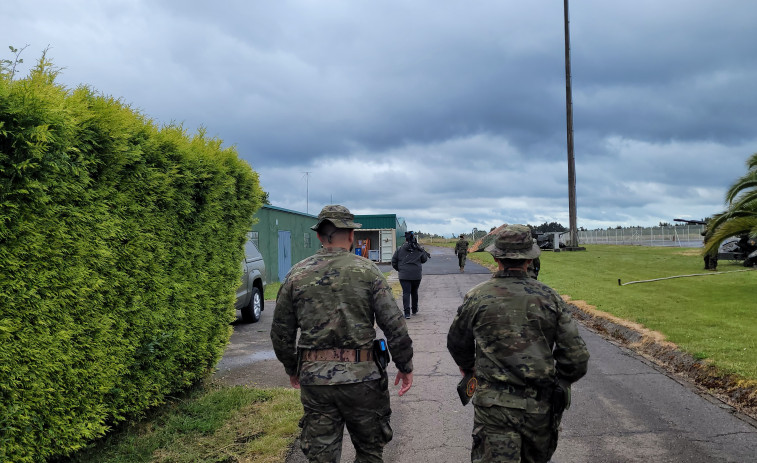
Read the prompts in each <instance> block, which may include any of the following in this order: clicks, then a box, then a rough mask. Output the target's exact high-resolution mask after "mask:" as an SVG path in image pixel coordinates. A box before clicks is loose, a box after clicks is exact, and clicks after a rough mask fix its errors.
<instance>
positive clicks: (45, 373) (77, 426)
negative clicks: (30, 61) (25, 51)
mask: <svg viewBox="0 0 757 463" xmlns="http://www.w3.org/2000/svg"><path fill="white" fill-rule="evenodd" d="M56 74H57V71H56V70H54V69H53V67H52V66H51V63H50V62H49V61H47V60H46V59H45V56H44V55H43V57H42V59H41V60H40V62H39V64H38V65H37V66H36V67H35V68H34V69H33V70H32V71H31V72H30V73H29V75H28V76H27V77H25V78H22V79H15V80H14V79H13V78H12V76H10V75H9V74H8V73H3V74H2V75H0V461H14V462H34V461H44V460H45V459H46V458H49V457H50V456H53V455H60V454H66V453H69V452H71V451H73V450H76V449H78V448H81V447H82V446H83V445H85V444H86V443H87V442H88V441H90V440H91V439H92V438H94V437H97V436H99V435H102V434H103V433H104V432H105V431H106V430H107V428H108V426H109V425H112V424H113V423H116V422H118V421H120V420H123V419H125V418H126V417H129V416H135V415H139V414H140V412H141V411H144V410H146V409H147V408H148V407H151V406H154V405H156V404H159V403H161V402H162V401H163V397H164V396H166V395H168V394H171V393H172V392H176V391H178V390H181V389H183V388H185V387H187V386H188V385H190V384H192V383H193V382H196V381H197V380H198V379H200V378H202V377H204V376H205V375H207V374H208V373H209V372H210V371H212V368H213V367H214V366H215V363H216V362H217V360H218V359H219V358H220V356H221V355H222V353H223V350H224V347H225V345H226V344H227V342H228V339H229V335H230V325H229V322H230V321H231V320H232V319H233V316H234V308H233V303H234V297H235V289H236V288H237V287H238V285H239V282H240V276H241V266H240V262H241V260H242V257H243V254H242V253H243V251H242V248H243V243H244V240H245V237H246V233H247V232H248V231H249V230H250V228H251V225H252V216H253V213H254V212H255V211H256V210H257V209H258V208H259V207H260V197H261V194H262V191H261V189H260V186H259V183H258V177H257V174H256V173H255V172H254V171H253V170H252V169H251V168H250V166H249V165H248V164H246V163H245V162H244V161H241V160H240V159H239V158H238V156H237V153H236V151H235V149H233V148H223V147H222V146H221V142H220V141H219V140H217V139H208V138H207V137H206V136H205V135H204V133H203V132H202V131H200V132H199V133H198V134H197V135H194V136H189V135H188V134H187V133H186V131H185V130H184V129H182V128H181V127H177V126H168V127H161V128H159V127H156V125H155V124H154V123H153V122H152V121H151V120H149V119H147V118H146V117H145V116H143V115H141V114H140V113H138V112H137V111H134V110H133V109H131V108H130V107H129V106H128V105H126V104H124V103H123V102H121V101H120V100H116V99H113V98H110V97H106V96H103V95H101V94H98V93H96V92H95V91H93V90H92V89H90V88H88V87H79V88H77V89H75V90H70V89H67V88H65V87H63V86H61V85H59V84H57V83H56V82H55V78H56Z"/></svg>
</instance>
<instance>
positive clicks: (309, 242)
mask: <svg viewBox="0 0 757 463" xmlns="http://www.w3.org/2000/svg"><path fill="white" fill-rule="evenodd" d="M255 218H256V219H257V223H256V224H255V225H253V226H252V231H253V239H255V235H257V242H256V244H257V246H258V249H259V250H260V253H261V254H262V255H263V260H264V261H265V269H266V281H268V282H276V281H280V279H279V273H280V272H279V270H280V269H279V260H280V259H279V257H280V256H279V245H280V243H279V232H280V231H288V232H289V234H290V236H289V243H288V244H289V248H288V249H289V250H290V252H291V255H290V256H289V258H290V261H291V262H290V264H291V265H294V264H296V263H297V262H299V261H301V260H302V259H304V258H306V257H310V256H312V255H313V254H315V253H316V252H317V251H318V249H319V248H320V247H321V243H320V241H318V236H317V234H316V232H315V231H313V230H311V229H310V227H312V226H313V225H315V224H316V223H318V218H317V217H316V216H314V215H310V214H305V213H302V212H296V211H290V210H288V209H283V208H280V207H275V206H270V205H265V206H263V207H261V208H260V210H258V212H257V213H256V214H255ZM281 270H282V271H283V272H288V271H289V269H281Z"/></svg>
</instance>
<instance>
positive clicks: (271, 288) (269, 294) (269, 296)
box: [263, 281, 281, 301]
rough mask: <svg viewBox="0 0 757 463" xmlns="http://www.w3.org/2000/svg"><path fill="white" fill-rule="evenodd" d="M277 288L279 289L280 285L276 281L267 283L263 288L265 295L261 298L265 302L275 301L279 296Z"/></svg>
mask: <svg viewBox="0 0 757 463" xmlns="http://www.w3.org/2000/svg"><path fill="white" fill-rule="evenodd" d="M279 288H281V283H280V282H278V281H275V282H273V283H268V284H267V285H266V286H265V294H263V298H264V299H265V300H266V301H275V300H276V296H277V295H278V294H279Z"/></svg>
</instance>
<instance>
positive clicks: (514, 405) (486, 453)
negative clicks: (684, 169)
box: [447, 225, 589, 463]
mask: <svg viewBox="0 0 757 463" xmlns="http://www.w3.org/2000/svg"><path fill="white" fill-rule="evenodd" d="M486 250H487V251H489V252H491V254H492V256H494V258H495V260H496V261H497V263H498V266H499V271H498V272H497V273H496V274H494V276H493V278H492V279H491V280H489V281H486V282H484V283H481V284H480V285H478V286H476V287H474V288H473V289H471V290H470V291H469V292H468V294H466V295H465V299H464V301H463V304H462V305H461V306H460V308H459V309H458V312H457V316H456V317H455V319H454V321H453V322H452V326H450V329H449V333H448V335H447V348H448V350H449V352H450V354H452V357H453V359H454V360H455V363H457V365H458V366H459V367H460V371H461V372H462V373H463V374H465V373H466V372H469V371H474V372H475V377H476V380H477V382H478V386H477V388H476V391H475V394H474V395H473V405H474V407H475V410H474V425H473V448H472V450H471V461H472V462H531V463H546V462H547V461H549V459H550V457H551V456H552V454H553V453H554V451H555V449H556V447H557V429H558V426H559V424H560V419H561V417H562V410H563V409H564V408H567V406H568V405H569V404H570V401H569V398H570V384H571V383H573V382H574V381H577V380H578V379H579V378H581V377H582V376H583V375H584V374H586V368H587V363H588V360H589V352H588V350H587V349H586V345H585V344H584V341H583V339H581V336H580V335H579V334H578V329H577V328H576V325H575V323H574V322H573V319H572V318H571V316H570V313H569V312H568V308H567V307H566V304H565V303H564V302H563V300H562V299H561V298H560V296H559V295H558V294H557V293H556V292H555V291H554V290H552V289H551V288H549V287H548V286H546V285H544V284H543V283H541V282H539V281H538V280H535V279H533V278H529V276H528V274H527V272H526V268H527V266H528V263H529V261H531V260H532V259H534V258H536V257H538V256H539V254H540V250H539V247H538V246H537V245H536V244H535V243H534V242H533V240H532V238H531V233H530V232H529V230H528V228H527V227H525V226H523V225H510V226H508V227H506V228H505V229H504V231H503V232H502V233H501V234H500V235H499V236H498V237H497V239H496V241H495V242H494V243H493V244H492V245H490V246H489V247H488V248H487V249H486ZM556 402H560V403H559V404H556Z"/></svg>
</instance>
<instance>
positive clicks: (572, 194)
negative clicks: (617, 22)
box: [563, 0, 578, 248]
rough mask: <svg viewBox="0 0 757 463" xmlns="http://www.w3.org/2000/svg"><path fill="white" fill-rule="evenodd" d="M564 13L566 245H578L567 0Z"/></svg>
mask: <svg viewBox="0 0 757 463" xmlns="http://www.w3.org/2000/svg"><path fill="white" fill-rule="evenodd" d="M563 10H564V13H565V107H566V113H567V120H568V213H569V215H570V242H569V243H568V246H570V247H572V248H576V247H578V227H577V226H576V161H575V157H574V155H573V95H572V91H571V86H570V80H571V75H570V20H569V19H568V18H569V14H568V0H564V7H563Z"/></svg>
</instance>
